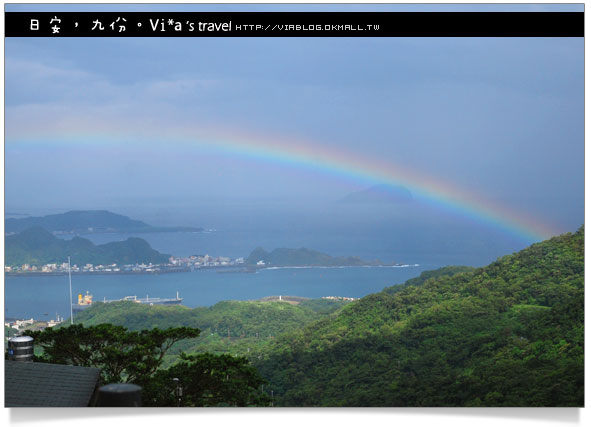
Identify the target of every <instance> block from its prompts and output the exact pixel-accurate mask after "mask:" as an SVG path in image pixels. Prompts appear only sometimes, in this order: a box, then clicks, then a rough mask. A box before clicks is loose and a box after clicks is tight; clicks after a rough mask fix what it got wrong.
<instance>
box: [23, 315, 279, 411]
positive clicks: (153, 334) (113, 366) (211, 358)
mask: <svg viewBox="0 0 591 427" xmlns="http://www.w3.org/2000/svg"><path fill="white" fill-rule="evenodd" d="M25 333H26V334H27V335H29V336H31V337H33V338H34V340H35V344H36V346H40V347H41V348H42V349H43V354H42V355H41V356H37V357H36V361H38V362H45V363H57V364H66V365H77V366H89V367H96V368H100V369H101V381H102V383H103V384H109V383H121V382H129V383H134V384H137V385H140V386H141V387H142V388H143V390H142V402H143V404H144V405H145V406H176V405H178V404H180V405H183V406H220V405H221V406H248V405H265V404H266V403H267V402H268V401H269V399H268V398H267V396H266V395H265V394H264V393H263V392H262V386H263V384H264V380H263V379H262V378H261V377H260V376H259V374H258V373H257V371H256V369H254V368H253V367H251V366H250V365H249V362H248V361H247V360H246V359H244V358H235V357H231V356H228V355H220V356H217V355H212V354H200V355H184V354H183V355H182V357H181V360H180V361H179V362H178V363H177V364H175V365H173V366H171V367H170V368H168V369H161V365H162V362H163V360H164V356H165V354H166V353H167V352H168V351H169V350H170V348H171V347H172V346H173V345H174V344H175V343H177V342H179V341H181V340H184V339H188V338H195V337H197V336H198V335H199V333H200V331H199V329H196V328H188V327H181V328H168V329H158V328H154V329H150V330H141V331H128V330H127V329H126V328H124V327H122V326H115V325H111V324H100V325H96V326H91V327H84V326H83V325H78V324H76V325H72V326H69V327H63V328H47V329H45V330H44V331H36V332H33V331H26V332H25ZM175 378H177V379H178V382H176V381H174V379H175ZM177 386H180V387H182V388H183V394H182V397H181V399H180V400H179V399H178V397H177V396H176V393H177Z"/></svg>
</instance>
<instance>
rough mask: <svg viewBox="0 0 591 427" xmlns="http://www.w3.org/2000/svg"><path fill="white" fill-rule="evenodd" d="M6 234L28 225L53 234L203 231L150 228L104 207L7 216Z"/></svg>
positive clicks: (186, 228) (198, 229)
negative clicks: (24, 216)
mask: <svg viewBox="0 0 591 427" xmlns="http://www.w3.org/2000/svg"><path fill="white" fill-rule="evenodd" d="M4 226H5V231H6V233H16V232H19V231H23V230H26V229H27V228H30V227H42V228H44V229H45V230H48V231H51V232H56V233H67V234H88V233H105V232H109V233H114V232H120V233H154V232H164V231H203V229H202V228H194V227H153V226H151V225H149V224H146V223H145V222H143V221H138V220H134V219H131V218H129V217H127V216H124V215H119V214H116V213H113V212H109V211H105V210H96V211H69V212H66V213H63V214H55V215H46V216H40V217H35V216H31V217H26V218H7V219H6V221H5V222H4Z"/></svg>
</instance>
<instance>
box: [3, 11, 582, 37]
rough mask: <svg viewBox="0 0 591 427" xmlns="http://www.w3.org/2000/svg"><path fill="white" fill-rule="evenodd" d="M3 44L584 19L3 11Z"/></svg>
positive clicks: (533, 31)
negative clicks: (33, 39)
mask: <svg viewBox="0 0 591 427" xmlns="http://www.w3.org/2000/svg"><path fill="white" fill-rule="evenodd" d="M5 22H6V26H5V27H6V32H5V36H6V37H583V36H584V13H583V12H96V13H95V12H55V13H54V12H5Z"/></svg>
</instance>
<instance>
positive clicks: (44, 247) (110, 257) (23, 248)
mask: <svg viewBox="0 0 591 427" xmlns="http://www.w3.org/2000/svg"><path fill="white" fill-rule="evenodd" d="M4 241H5V250H6V254H5V264H6V265H8V266H18V265H22V264H31V265H36V266H41V265H44V264H49V263H57V264H61V263H63V262H65V261H67V260H68V256H71V259H72V264H77V265H79V266H81V265H85V264H87V263H90V264H94V265H99V264H113V263H115V264H119V265H121V264H139V263H146V264H148V263H150V262H151V263H153V264H162V263H166V262H168V258H169V257H170V255H167V254H162V253H160V252H158V251H156V250H155V249H152V248H151V247H150V245H149V244H148V242H146V241H145V240H144V239H140V238H137V237H130V238H129V239H127V240H124V241H122V242H111V243H105V244H103V245H95V244H94V243H92V242H91V241H90V240H87V239H84V238H82V237H77V236H76V237H74V238H72V239H71V240H62V239H58V238H57V237H55V236H54V235H53V234H51V233H50V232H48V231H47V230H44V229H43V228H41V227H31V228H29V229H27V230H24V231H22V232H20V233H18V234H15V235H12V236H6V239H5V240H4Z"/></svg>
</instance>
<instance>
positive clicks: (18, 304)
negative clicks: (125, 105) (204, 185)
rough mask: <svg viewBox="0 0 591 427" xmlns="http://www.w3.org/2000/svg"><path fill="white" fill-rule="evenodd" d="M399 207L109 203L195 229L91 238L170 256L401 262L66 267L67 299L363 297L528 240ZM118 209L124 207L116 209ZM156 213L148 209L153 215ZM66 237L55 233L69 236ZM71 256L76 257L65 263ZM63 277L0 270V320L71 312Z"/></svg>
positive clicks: (198, 301)
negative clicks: (0, 284)
mask: <svg viewBox="0 0 591 427" xmlns="http://www.w3.org/2000/svg"><path fill="white" fill-rule="evenodd" d="M404 209H405V208H404V207H403V208H401V207H378V208H377V207H375V206H374V207H367V206H360V207H348V208H347V209H344V208H343V207H341V206H336V207H333V208H331V209H325V210H323V211H321V212H320V214H318V211H316V212H315V215H312V214H311V213H310V212H309V211H307V212H306V211H304V212H302V211H301V210H300V211H298V210H297V209H286V208H285V207H283V208H277V207H276V206H270V207H267V208H266V209H260V206H259V210H258V211H255V210H253V208H252V207H249V206H246V207H245V206H238V207H236V206H234V207H232V209H228V210H224V211H223V212H219V211H213V210H211V211H208V210H207V209H203V208H202V209H189V210H184V211H183V210H182V209H178V210H174V211H172V210H167V211H162V210H158V211H154V210H150V209H148V208H145V209H143V210H137V209H136V210H132V209H128V210H127V211H126V210H125V209H120V210H116V209H110V210H112V211H114V212H117V213H122V214H126V215H129V216H130V217H132V218H134V219H141V220H143V221H145V222H147V223H150V224H152V225H158V226H173V225H182V226H201V227H204V231H203V232H170V233H142V234H120V233H104V234H86V235H83V236H82V237H84V238H87V239H89V240H91V241H92V242H93V243H95V244H102V243H107V242H113V241H121V240H125V239H127V238H129V237H132V236H134V237H141V238H143V239H145V240H147V241H148V243H150V245H151V246H152V247H153V248H154V249H156V250H158V251H160V252H162V253H167V254H172V255H175V256H188V255H205V254H208V255H211V256H227V257H231V258H233V259H235V258H238V257H245V258H246V257H247V256H248V255H249V254H250V252H251V251H252V250H253V249H255V248H256V247H263V248H264V249H266V250H267V251H270V250H273V249H275V248H301V247H306V248H309V249H313V250H317V251H321V252H324V253H327V254H329V255H332V256H358V257H361V258H362V259H365V260H375V259H379V260H381V261H383V262H384V263H399V264H401V265H400V266H395V267H340V268H338V267H337V268H319V267H310V268H272V269H262V270H258V271H257V272H256V273H247V272H235V273H221V272H219V271H218V270H215V269H209V270H195V271H191V272H184V273H170V274H159V275H145V274H137V275H82V274H80V275H72V298H73V299H74V300H76V296H77V294H86V292H88V293H90V294H91V295H93V298H94V300H95V301H102V300H104V299H106V300H112V299H120V298H123V297H126V296H137V297H138V298H145V297H146V296H149V297H150V298H152V297H159V298H174V297H175V296H176V295H177V292H178V295H179V296H180V297H181V298H183V305H185V306H187V307H201V306H212V305H214V304H216V303H217V302H220V301H224V300H241V301H246V300H256V299H260V298H263V297H266V296H272V295H286V296H287V295H289V296H300V297H308V298H321V297H325V296H340V297H353V298H361V297H363V296H366V295H368V294H371V293H375V292H380V291H381V290H383V289H384V288H385V287H388V286H392V285H395V284H400V283H404V282H405V281H406V280H408V279H410V278H412V277H416V276H418V275H419V274H420V273H421V272H422V271H425V270H432V269H436V268H439V267H442V266H446V265H471V266H483V265H486V264H488V263H490V262H491V261H494V260H495V259H496V258H498V257H500V256H503V255H505V254H510V253H512V252H515V251H517V250H520V249H522V248H524V247H526V246H527V245H528V244H530V243H531V242H526V241H523V240H521V239H520V238H518V237H516V236H512V235H507V234H505V233H503V232H501V231H499V230H497V229H494V228H490V227H489V226H487V225H486V224H480V223H477V222H471V221H468V220H466V219H465V218H461V217H456V216H454V215H451V214H449V215H446V214H441V213H437V214H432V215H428V214H426V213H425V212H427V211H426V210H416V211H415V212H409V211H404ZM121 210H123V212H121ZM154 212H156V213H154ZM71 237H72V236H62V238H66V239H67V238H71ZM72 262H73V263H75V260H73V261H72ZM69 304H70V290H69V281H68V276H67V275H65V276H46V277H42V276H28V277H11V276H7V277H5V286H4V310H5V317H6V318H19V319H22V318H31V317H33V318H35V319H40V320H49V319H55V318H56V316H60V317H65V318H68V317H69V310H70V305H69Z"/></svg>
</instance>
